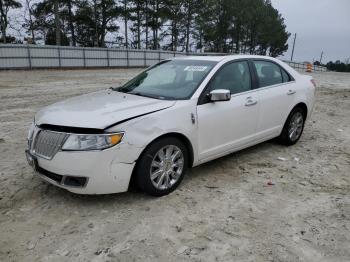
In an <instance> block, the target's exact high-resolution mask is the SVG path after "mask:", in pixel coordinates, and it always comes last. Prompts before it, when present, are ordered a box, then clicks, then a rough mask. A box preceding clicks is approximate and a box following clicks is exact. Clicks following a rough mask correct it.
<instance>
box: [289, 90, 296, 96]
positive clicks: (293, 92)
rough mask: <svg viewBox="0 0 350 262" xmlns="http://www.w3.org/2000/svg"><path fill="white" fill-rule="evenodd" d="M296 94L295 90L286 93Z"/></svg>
mask: <svg viewBox="0 0 350 262" xmlns="http://www.w3.org/2000/svg"><path fill="white" fill-rule="evenodd" d="M295 93H296V91H295V90H289V91H288V92H287V95H289V96H290V95H294V94H295Z"/></svg>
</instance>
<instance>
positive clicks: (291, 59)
mask: <svg viewBox="0 0 350 262" xmlns="http://www.w3.org/2000/svg"><path fill="white" fill-rule="evenodd" d="M296 39H297V33H295V34H294V41H293V49H292V57H291V58H290V61H293V57H294V48H295V41H296Z"/></svg>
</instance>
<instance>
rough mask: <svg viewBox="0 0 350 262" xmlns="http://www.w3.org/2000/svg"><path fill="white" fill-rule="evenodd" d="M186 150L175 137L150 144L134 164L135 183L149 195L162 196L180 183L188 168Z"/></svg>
mask: <svg viewBox="0 0 350 262" xmlns="http://www.w3.org/2000/svg"><path fill="white" fill-rule="evenodd" d="M188 159H189V158H188V151H187V148H186V146H185V145H184V144H183V143H182V142H181V141H180V140H179V139H177V138H174V137H165V138H161V139H159V140H156V141H155V142H153V143H152V144H150V145H149V146H148V147H147V148H146V149H145V151H144V152H143V153H142V155H141V157H140V158H139V160H138V162H137V165H136V170H135V171H136V173H135V175H136V183H137V185H138V187H139V188H141V190H143V191H144V192H145V193H147V194H149V195H151V196H158V197H159V196H164V195H167V194H169V193H171V192H173V191H174V190H175V189H176V188H177V187H178V185H179V184H180V183H181V181H182V179H183V177H184V175H185V173H186V171H187V168H188Z"/></svg>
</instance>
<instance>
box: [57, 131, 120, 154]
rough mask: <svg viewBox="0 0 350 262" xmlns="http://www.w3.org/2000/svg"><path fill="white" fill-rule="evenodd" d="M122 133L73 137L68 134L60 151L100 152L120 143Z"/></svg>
mask: <svg viewBox="0 0 350 262" xmlns="http://www.w3.org/2000/svg"><path fill="white" fill-rule="evenodd" d="M123 135H124V134H123V133H114V134H98V135H90V134H89V135H75V134H70V135H69V137H68V139H67V140H66V142H65V143H64V145H63V147H62V150H76V151H82V150H101V149H106V148H109V147H112V146H115V145H117V144H119V143H120V141H121V140H122V138H123Z"/></svg>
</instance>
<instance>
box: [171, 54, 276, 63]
mask: <svg viewBox="0 0 350 262" xmlns="http://www.w3.org/2000/svg"><path fill="white" fill-rule="evenodd" d="M245 58H256V59H259V58H260V59H261V58H264V59H269V60H274V58H272V57H269V56H259V55H222V56H218V55H213V56H212V55H198V56H197V55H195V56H180V57H174V60H202V61H216V62H221V61H224V60H225V61H229V60H236V59H245Z"/></svg>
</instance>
